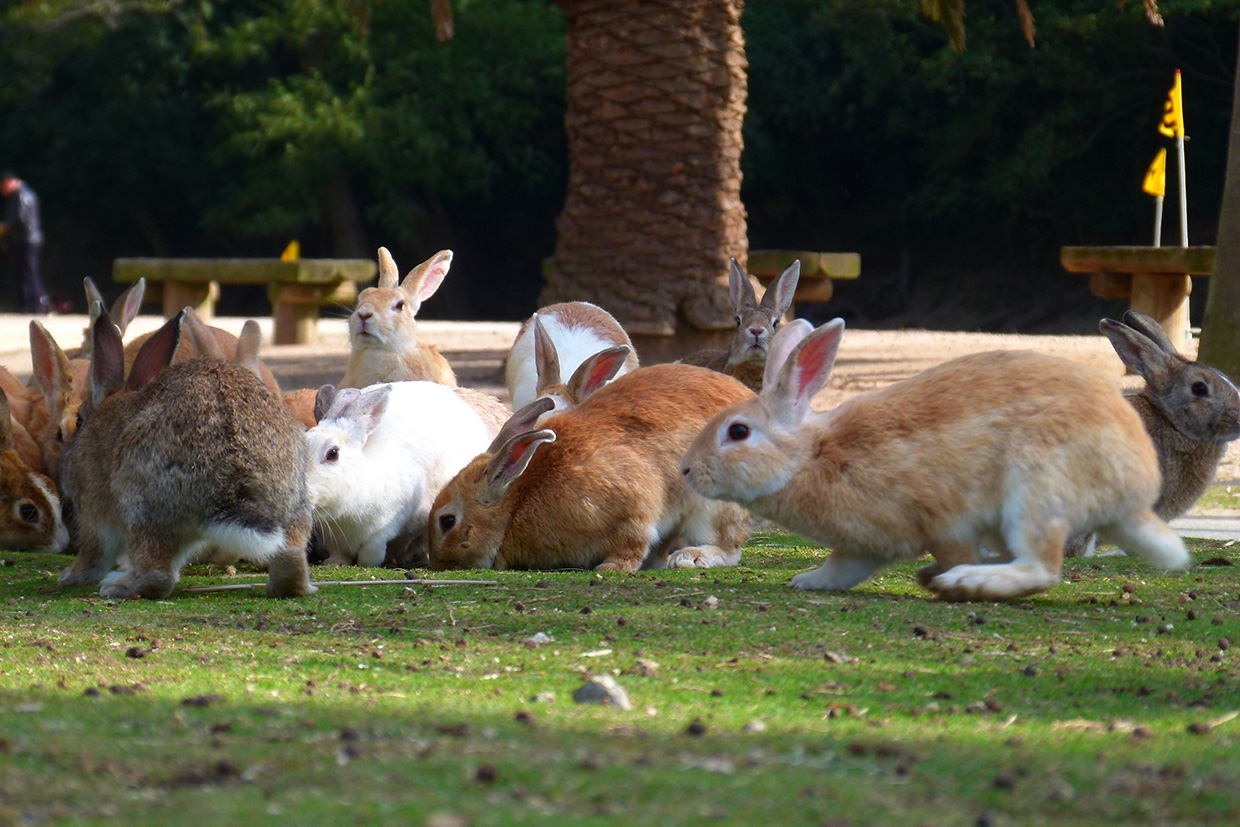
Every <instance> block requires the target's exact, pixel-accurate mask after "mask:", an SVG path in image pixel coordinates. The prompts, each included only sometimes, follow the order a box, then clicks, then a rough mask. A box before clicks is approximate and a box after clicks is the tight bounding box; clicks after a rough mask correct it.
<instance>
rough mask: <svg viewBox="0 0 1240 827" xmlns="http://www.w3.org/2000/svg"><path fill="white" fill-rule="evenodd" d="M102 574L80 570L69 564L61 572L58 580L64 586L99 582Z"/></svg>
mask: <svg viewBox="0 0 1240 827" xmlns="http://www.w3.org/2000/svg"><path fill="white" fill-rule="evenodd" d="M101 576H102V575H100V574H98V573H96V572H93V571H90V570H86V571H80V570H78V569H75V568H74V567H73V566H69V567H68V568H67V569H65V570H64V571H62V572H61V573H60V579H59V580H58V581H57V582H59V583H60V585H62V586H80V585H82V584H83V583H98V582H99V579H100V577H101Z"/></svg>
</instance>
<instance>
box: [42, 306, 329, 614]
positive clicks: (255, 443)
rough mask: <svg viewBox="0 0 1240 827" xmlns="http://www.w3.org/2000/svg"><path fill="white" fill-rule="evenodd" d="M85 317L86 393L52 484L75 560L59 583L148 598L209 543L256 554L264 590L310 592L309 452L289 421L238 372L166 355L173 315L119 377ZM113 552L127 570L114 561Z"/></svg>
mask: <svg viewBox="0 0 1240 827" xmlns="http://www.w3.org/2000/svg"><path fill="white" fill-rule="evenodd" d="M99 310H100V314H99V317H98V319H97V321H96V323H95V325H94V336H93V339H94V351H93V354H92V356H91V374H90V376H91V390H90V395H89V396H88V397H87V400H86V402H85V404H83V406H82V409H81V412H80V413H81V416H82V420H83V421H82V425H81V426H80V427H79V428H78V430H77V433H76V435H75V436H74V437H73V439H72V440H71V441H70V442H69V443H68V445H67V446H66V447H65V453H64V456H63V457H62V459H61V481H62V485H63V490H64V495H65V500H66V511H68V512H69V513H71V515H72V517H71V519H70V521H69V522H70V530H71V532H72V534H73V537H74V540H75V543H76V545H77V548H78V556H77V559H76V560H74V562H73V565H71V566H70V567H69V568H67V569H66V570H65V571H64V572H63V573H62V574H61V577H60V582H61V584H62V585H76V584H81V583H94V582H99V581H101V580H102V585H101V588H100V594H102V595H103V596H105V597H112V598H138V597H144V598H151V599H159V598H163V597H166V596H167V595H168V594H169V593H171V591H172V589H173V587H174V586H175V585H176V582H177V578H178V576H179V574H180V570H181V568H182V566H184V565H185V563H186V562H187V561H188V560H190V559H192V557H193V555H194V554H195V553H196V552H197V551H198V550H199V549H201V548H203V547H205V546H208V545H211V546H215V547H216V548H219V549H221V550H223V551H226V552H233V553H235V554H237V555H238V556H239V557H241V558H242V559H246V560H250V561H253V562H256V563H260V564H262V563H266V564H267V567H268V575H267V594H269V595H271V596H275V597H292V596H296V595H303V594H311V593H313V592H314V591H315V587H314V586H312V585H311V584H310V578H309V568H308V566H307V563H306V552H305V549H306V542H307V540H308V539H309V537H310V528H311V521H310V501H309V499H308V497H307V494H306V479H305V474H306V465H307V457H308V454H307V452H306V446H305V439H304V437H303V435H302V431H301V429H300V427H299V426H298V425H297V423H295V422H294V421H293V420H292V418H291V417H289V416H288V415H287V414H286V413H285V412H284V410H283V408H281V407H280V404H279V403H278V402H277V401H276V399H275V398H274V396H273V395H272V394H271V392H270V391H269V389H268V388H266V387H264V385H263V384H262V382H261V381H259V380H258V379H257V378H255V376H254V374H253V373H251V372H250V371H249V370H246V369H245V368H243V367H241V366H239V365H236V364H234V363H232V362H227V361H222V360H219V359H207V358H203V359H192V360H190V361H188V362H180V363H177V364H175V365H171V366H170V367H169V365H170V363H171V362H172V360H173V357H174V355H175V353H176V350H177V346H178V344H179V343H180V333H181V323H182V314H177V316H176V317H174V318H173V319H171V320H170V321H169V322H168V323H166V324H165V325H164V326H163V327H162V328H160V329H159V330H158V331H156V332H155V334H154V335H152V336H151V337H150V338H149V339H148V340H147V341H146V344H145V345H144V346H143V347H142V348H141V350H140V351H139V352H138V354H137V356H136V358H135V359H134V362H133V367H132V368H131V369H130V370H129V373H128V375H127V376H126V374H125V361H124V348H123V346H122V344H121V337H120V332H119V331H118V330H117V328H116V327H115V326H114V325H113V324H112V323H111V320H110V319H109V318H108V315H107V313H106V311H103V310H102V308H99ZM121 554H125V555H126V556H127V557H128V560H129V569H128V570H127V571H124V572H119V571H117V572H113V571H112V569H113V567H114V565H115V563H116V561H117V558H118V557H119V556H120V555H121Z"/></svg>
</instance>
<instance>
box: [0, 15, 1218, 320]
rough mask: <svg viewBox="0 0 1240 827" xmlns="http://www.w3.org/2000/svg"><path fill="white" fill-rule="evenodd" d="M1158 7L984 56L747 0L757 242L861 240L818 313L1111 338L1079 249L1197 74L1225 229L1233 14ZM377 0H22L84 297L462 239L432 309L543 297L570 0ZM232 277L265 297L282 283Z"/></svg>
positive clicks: (1127, 236) (1206, 207) (1198, 206)
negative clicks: (257, 284) (168, 265)
mask: <svg viewBox="0 0 1240 827" xmlns="http://www.w3.org/2000/svg"><path fill="white" fill-rule="evenodd" d="M1140 5H1141V4H1139V3H1128V4H1126V5H1125V7H1124V8H1122V9H1121V8H1120V7H1119V5H1118V4H1116V3H1114V2H1110V0H1045V2H1039V3H1038V4H1037V6H1036V8H1035V12H1036V14H1037V23H1038V46H1037V48H1036V49H1029V48H1028V47H1027V46H1026V45H1025V40H1024V36H1023V34H1022V32H1021V29H1020V23H1019V20H1018V19H1017V16H1016V15H1015V14H1014V13H1013V11H1012V6H1011V3H1010V2H1008V1H1007V0H1002V1H1000V0H994V1H993V2H990V1H989V0H970V2H969V3H968V4H967V8H968V14H969V17H968V34H969V48H968V50H967V51H966V52H964V53H963V54H959V53H956V52H953V51H951V50H950V49H949V48H948V47H947V43H946V38H945V36H944V33H943V30H942V28H941V27H940V26H939V25H938V24H936V23H934V22H933V21H930V20H928V19H926V18H925V17H924V15H923V14H922V12H921V3H920V0H748V1H747V2H746V3H745V6H744V13H743V16H742V18H741V25H742V29H743V32H744V40H745V57H746V59H747V61H748V65H749V69H748V101H747V111H746V114H745V122H744V133H743V134H744V154H743V156H742V160H741V166H742V170H743V188H742V191H741V195H742V199H743V202H744V208H745V211H746V212H747V220H748V241H749V247H751V248H765V247H787V248H793V249H808V250H838V251H843V250H851V251H857V252H859V253H861V255H862V277H861V279H860V280H859V281H858V282H856V283H855V284H851V285H842V286H841V289H839V290H838V292H837V299H836V300H834V301H832V302H831V303H829V304H828V305H826V306H824V307H820V308H811V309H810V310H811V312H812V313H814V314H819V315H826V314H834V313H842V314H845V315H847V316H849V317H850V318H851V319H852V320H853V321H854V322H856V323H862V324H884V325H899V324H915V325H923V326H951V327H962V328H965V329H969V328H978V329H997V330H1008V329H1020V330H1028V331H1037V330H1042V331H1045V330H1058V329H1065V330H1080V331H1082V332H1085V331H1087V330H1089V329H1090V320H1091V318H1092V319H1094V320H1096V318H1097V315H1098V313H1099V312H1102V311H1104V310H1106V309H1107V308H1108V305H1106V303H1104V302H1101V301H1100V300H1096V299H1092V298H1091V297H1090V296H1089V295H1088V293H1087V291H1086V290H1085V285H1084V283H1083V282H1084V280H1083V279H1082V278H1081V277H1078V276H1069V275H1067V274H1065V273H1063V272H1062V270H1061V269H1060V268H1059V265H1058V250H1059V248H1060V247H1061V246H1062V245H1065V244H1086V243H1088V244H1108V243H1138V244H1143V243H1147V242H1148V239H1149V236H1150V233H1151V227H1152V216H1153V204H1152V200H1151V199H1150V198H1148V197H1147V196H1145V195H1143V194H1142V193H1141V192H1140V189H1139V187H1140V181H1141V177H1142V175H1143V173H1144V171H1145V168H1146V166H1147V165H1148V164H1149V162H1150V160H1151V159H1152V158H1153V156H1154V154H1155V152H1156V151H1157V149H1158V148H1159V147H1160V146H1162V145H1163V144H1164V139H1162V138H1161V137H1160V136H1159V135H1158V134H1157V132H1156V131H1155V124H1156V123H1157V120H1158V118H1159V116H1160V114H1161V110H1162V101H1163V99H1164V97H1165V95H1166V91H1167V89H1168V88H1169V86H1170V81H1171V77H1172V73H1173V71H1174V69H1176V68H1180V69H1182V70H1183V72H1184V87H1185V110H1186V121H1187V124H1188V131H1189V135H1190V137H1191V139H1192V140H1191V142H1190V144H1189V146H1188V175H1189V180H1188V190H1189V213H1190V228H1191V235H1192V241H1193V243H1203V244H1204V243H1212V242H1213V241H1214V234H1215V229H1216V227H1217V221H1218V213H1219V204H1220V198H1221V192H1222V182H1223V178H1224V169H1225V162H1226V157H1227V153H1226V148H1227V138H1228V126H1229V118H1230V114H1231V104H1232V93H1233V89H1234V77H1235V76H1234V72H1235V66H1236V46H1237V44H1236V30H1237V21H1238V19H1240V18H1238V15H1240V10H1238V9H1237V8H1236V7H1234V6H1233V4H1218V3H1210V2H1206V0H1199V1H1196V2H1194V1H1192V0H1189V1H1187V2H1182V3H1177V4H1175V5H1174V7H1173V6H1172V5H1171V4H1168V3H1164V4H1163V5H1162V12H1163V14H1164V16H1165V18H1166V26H1165V28H1163V29H1157V28H1154V27H1152V26H1150V25H1149V24H1148V23H1147V22H1146V21H1145V19H1144V17H1143V15H1142V13H1141V9H1140ZM355 6H356V4H351V5H350V6H349V7H348V8H346V6H344V5H337V4H304V3H295V2H291V0H270V1H269V2H245V1H244V0H243V1H242V2H230V3H228V4H207V3H198V4H195V3H188V2H182V1H181V0H170V1H169V2H168V3H167V5H166V6H163V7H158V6H154V5H152V4H150V3H148V4H144V5H143V6H142V7H141V9H143V10H141V11H136V10H126V7H125V4H124V3H120V4H108V5H106V6H100V7H99V8H105V9H109V10H115V9H121V11H120V12H119V13H113V12H112V11H109V12H108V13H109V14H112V15H113V16H111V17H106V16H101V14H100V13H98V12H97V11H95V10H93V9H92V7H90V6H85V5H82V4H79V3H77V2H62V3H53V4H50V5H47V4H39V5H30V4H25V3H18V2H13V0H8V1H7V2H5V1H4V0H0V20H3V25H0V112H3V113H4V115H3V117H0V166H4V167H13V168H16V169H17V170H18V171H19V172H20V173H21V174H22V175H23V176H24V177H25V178H26V179H27V180H28V181H29V182H30V183H31V184H32V185H33V186H34V187H35V188H36V190H37V191H38V192H39V193H40V196H41V197H42V199H43V203H44V218H45V223H46V224H47V229H48V235H49V243H48V247H47V252H46V255H45V267H46V269H47V273H48V277H49V280H50V281H51V282H52V283H53V285H54V286H55V287H56V288H57V289H58V290H60V291H61V292H62V293H63V294H64V295H65V296H67V297H69V298H71V299H73V300H75V301H76V302H78V303H79V307H80V305H81V301H82V300H81V298H80V297H79V293H80V279H81V277H82V276H83V275H91V276H94V277H96V278H100V277H103V278H105V279H106V276H107V273H108V272H109V270H110V262H111V260H112V259H113V258H114V257H117V256H123V255H277V254H278V253H279V251H280V250H281V249H282V248H283V247H284V245H285V243H287V241H288V240H290V239H291V238H298V239H300V241H301V244H302V249H303V254H304V255H307V256H331V255H363V256H372V255H374V250H375V248H376V247H378V246H379V245H380V244H383V245H387V246H389V247H391V248H392V249H393V250H394V251H395V253H396V257H397V261H398V262H399V263H400V264H401V265H402V266H409V265H412V264H413V263H415V262H416V261H420V260H421V259H422V258H425V257H426V256H427V255H429V254H430V253H432V252H434V251H435V250H438V249H441V248H443V247H451V248H453V249H454V250H455V251H456V253H457V256H456V259H455V262H454V268H453V274H452V275H451V276H450V277H449V279H448V280H447V282H446V283H445V288H444V291H443V293H442V294H441V295H440V296H437V297H436V298H435V299H434V300H433V301H432V302H430V303H429V304H428V306H427V307H426V308H424V311H423V313H424V314H425V315H426V316H427V317H435V316H438V317H456V318H518V317H521V316H523V315H525V314H527V313H529V312H530V311H531V310H532V309H534V307H535V306H536V302H537V301H538V296H539V292H540V290H541V289H542V286H543V270H542V267H543V261H544V260H545V259H547V258H549V257H551V256H552V255H553V253H554V252H555V249H556V248H555V245H556V225H555V221H556V217H557V216H558V215H560V213H561V212H562V210H563V209H564V207H565V201H564V198H565V192H566V187H567V183H568V164H567V151H566V138H565V124H564V118H565V111H566V110H565V106H566V100H565V83H566V79H565V65H566V63H565V61H566V44H565V36H566V29H567V27H566V22H565V19H564V12H563V10H562V8H561V7H560V6H559V5H558V4H553V3H550V2H543V1H542V0H527V1H526V2H519V1H518V0H473V2H459V3H457V4H455V5H454V17H455V29H456V30H455V36H454V38H453V39H452V40H451V41H449V42H446V43H444V42H440V41H438V40H437V39H436V38H435V33H434V31H433V27H432V23H431V20H430V14H429V10H428V7H427V4H425V3H391V2H382V3H379V2H375V3H371V4H369V6H368V9H369V19H367V20H362V19H360V18H359V16H358V15H356V14H353V13H349V12H350V11H353V9H354V7H355ZM49 9H50V11H49ZM1172 186H1174V182H1172ZM1167 212H1168V224H1167V226H1166V227H1165V231H1166V234H1167V237H1168V238H1169V239H1173V238H1175V236H1176V234H1177V230H1176V227H1175V220H1174V215H1175V210H1174V208H1173V206H1172V205H1171V204H1170V202H1169V208H1168V210H1167ZM1202 287H1204V285H1202V286H1201V287H1199V289H1198V290H1197V292H1196V294H1195V296H1194V305H1195V307H1196V306H1198V305H1200V304H1201V303H1202V301H1201V300H1202V299H1204V292H1205V291H1204V289H1201V288H1202ZM224 299H225V303H226V306H225V307H224V310H225V311H227V312H237V313H260V312H266V307H265V305H264V302H265V299H264V297H263V295H262V293H261V291H256V292H255V293H254V294H252V295H239V294H237V293H235V292H233V291H229V292H226V294H225V297H224ZM228 303H231V305H229V304H228ZM1198 311H1199V308H1198Z"/></svg>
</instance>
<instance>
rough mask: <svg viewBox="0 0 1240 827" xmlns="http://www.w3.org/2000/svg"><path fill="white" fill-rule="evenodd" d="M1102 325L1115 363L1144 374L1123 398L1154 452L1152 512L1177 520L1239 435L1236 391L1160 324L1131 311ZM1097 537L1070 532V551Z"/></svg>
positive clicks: (1086, 548)
mask: <svg viewBox="0 0 1240 827" xmlns="http://www.w3.org/2000/svg"><path fill="white" fill-rule="evenodd" d="M1099 329H1100V330H1101V331H1102V332H1103V334H1104V335H1105V336H1106V337H1107V338H1108V339H1110V340H1111V346H1112V347H1114V348H1115V352H1116V353H1117V354H1119V358H1120V360H1121V361H1122V362H1123V363H1124V364H1125V365H1126V366H1128V367H1129V368H1130V369H1131V370H1133V371H1134V372H1136V373H1138V374H1140V375H1141V377H1142V378H1143V379H1145V387H1143V388H1141V389H1139V390H1132V391H1127V392H1125V394H1124V396H1125V397H1126V398H1127V399H1128V401H1129V403H1131V404H1132V406H1133V407H1134V408H1136V409H1137V413H1138V414H1140V415H1141V421H1142V422H1143V423H1144V424H1145V430H1146V432H1148V433H1149V435H1150V437H1151V438H1152V439H1153V440H1154V448H1155V449H1156V450H1157V451H1158V468H1159V471H1160V472H1161V473H1162V488H1161V490H1160V491H1159V494H1158V501H1157V502H1156V503H1154V513H1155V514H1157V515H1158V516H1159V517H1161V518H1162V519H1164V520H1174V519H1175V518H1176V517H1179V516H1180V515H1182V514H1184V513H1185V512H1186V511H1188V510H1189V509H1190V508H1192V506H1193V503H1195V502H1197V500H1198V499H1200V498H1201V495H1202V494H1204V493H1205V492H1206V489H1207V488H1209V487H1210V484H1211V483H1212V482H1214V476H1215V474H1216V473H1217V471H1218V464H1219V460H1221V459H1222V458H1223V454H1224V453H1226V451H1227V444H1228V443H1229V442H1232V441H1233V440H1235V439H1236V438H1238V437H1240V394H1238V393H1237V392H1236V386H1235V385H1234V384H1233V383H1232V381H1231V380H1230V379H1228V378H1227V377H1226V376H1225V375H1223V374H1222V373H1220V372H1219V371H1217V370H1214V369H1213V368H1208V367H1206V366H1205V365H1201V364H1198V363H1197V362H1190V361H1189V360H1188V359H1185V358H1184V357H1183V356H1181V355H1180V353H1179V351H1177V350H1176V348H1175V345H1173V344H1172V343H1171V339H1170V338H1168V336H1167V334H1166V332H1165V331H1164V330H1163V329H1162V326H1161V325H1160V324H1158V322H1157V321H1156V320H1155V319H1153V318H1151V317H1150V316H1147V315H1145V314H1144V313H1138V312H1137V311H1135V310H1129V311H1128V312H1127V313H1125V314H1124V321H1123V322H1117V321H1114V320H1112V319H1103V320H1102V321H1101V322H1100V323H1099ZM1094 540H1095V538H1093V537H1092V536H1076V537H1073V538H1072V539H1071V540H1070V541H1069V543H1068V556H1078V555H1081V554H1088V553H1090V552H1091V551H1092V550H1093V547H1094V544H1095V542H1094Z"/></svg>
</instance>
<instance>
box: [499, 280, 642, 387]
mask: <svg viewBox="0 0 1240 827" xmlns="http://www.w3.org/2000/svg"><path fill="white" fill-rule="evenodd" d="M538 327H541V330H536V328H538ZM536 334H537V335H536ZM615 347H626V348H628V356H627V358H626V359H625V360H624V362H623V364H622V365H621V366H620V367H619V368H618V369H617V370H616V373H615V375H616V376H622V375H624V374H626V373H632V372H633V371H635V370H637V367H638V365H637V351H636V350H635V349H634V348H633V342H632V341H631V340H630V339H629V334H628V333H626V332H625V330H624V328H623V327H621V326H620V323H619V322H618V321H616V319H615V317H613V316H612V315H611V314H610V313H608V312H607V311H606V310H604V309H603V308H601V307H598V306H597V305H593V304H590V303H589V302H561V303H560V304H552V305H548V306H547V307H543V308H541V309H539V311H538V312H537V313H535V314H534V315H532V316H530V317H529V318H528V319H526V320H525V322H524V323H523V324H522V325H521V329H520V330H519V331H518V332H517V338H516V339H514V340H513V343H512V349H511V350H509V352H508V358H507V360H506V362H505V365H504V376H505V379H506V380H507V382H508V393H509V394H510V395H511V397H512V407H513V409H514V410H519V409H521V408H524V407H525V406H526V405H528V404H530V403H531V402H533V401H534V399H535V398H536V397H539V396H543V395H546V394H545V393H544V392H545V391H546V390H547V389H548V388H551V389H557V388H561V387H565V388H567V387H569V386H571V385H572V376H573V374H574V373H575V372H576V371H577V368H578V367H579V366H580V365H581V363H582V362H584V361H585V360H586V359H587V358H588V357H590V356H593V355H594V354H596V353H598V352H600V351H603V350H608V349H610V348H615ZM549 354H550V355H551V356H552V357H553V358H552V359H548V358H547V356H548V355H549ZM610 378H611V377H609V378H608V379H607V380H604V381H610ZM554 394H555V391H554V390H553V391H552V395H554ZM580 401H581V400H580V399H578V400H577V401H576V402H574V403H573V404H577V402H580ZM557 409H558V408H557Z"/></svg>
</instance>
